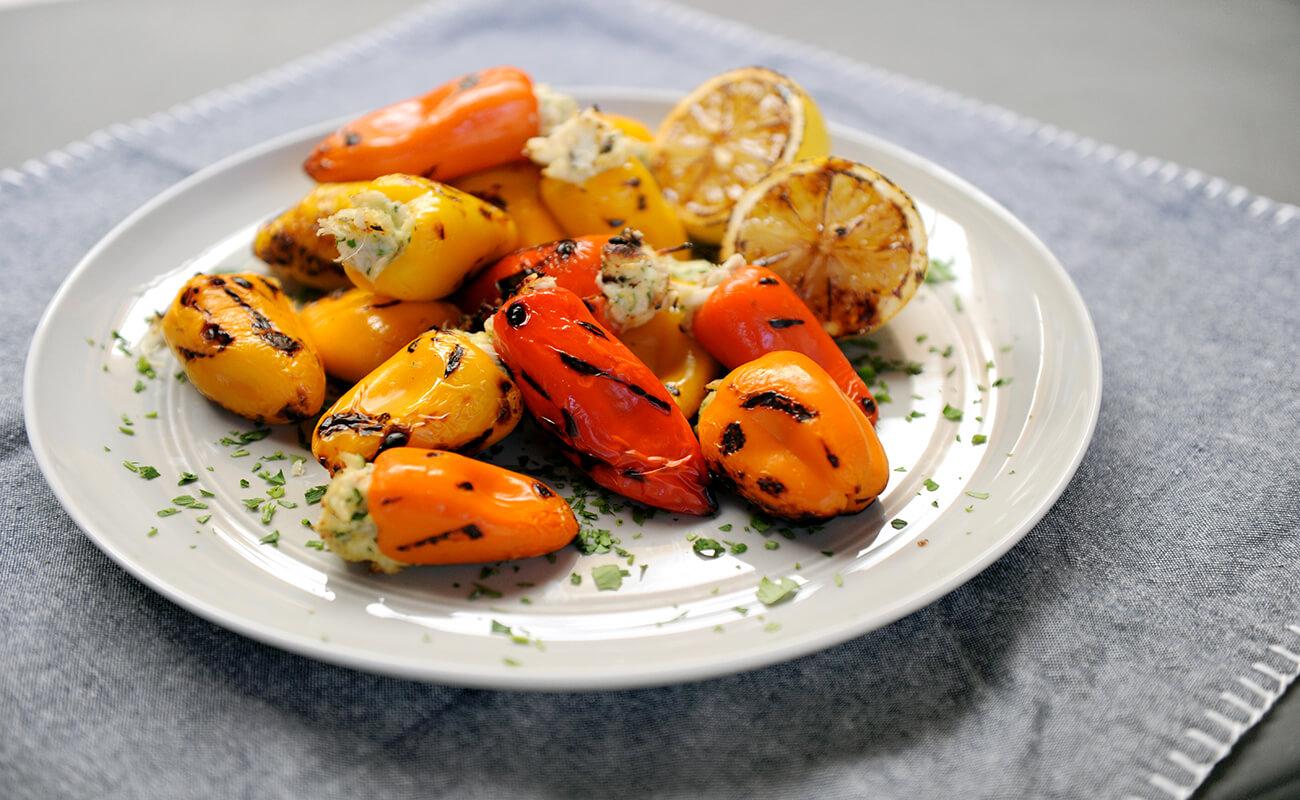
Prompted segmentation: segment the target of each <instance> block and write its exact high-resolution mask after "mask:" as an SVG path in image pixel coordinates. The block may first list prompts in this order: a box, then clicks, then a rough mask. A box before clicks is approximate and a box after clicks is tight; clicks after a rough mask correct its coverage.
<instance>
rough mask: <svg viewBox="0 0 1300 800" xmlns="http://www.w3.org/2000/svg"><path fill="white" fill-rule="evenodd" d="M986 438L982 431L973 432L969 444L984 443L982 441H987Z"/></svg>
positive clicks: (987, 438)
mask: <svg viewBox="0 0 1300 800" xmlns="http://www.w3.org/2000/svg"><path fill="white" fill-rule="evenodd" d="M988 440H989V437H987V436H985V435H984V434H982V433H977V434H975V435H974V436H972V437H970V443H971V444H984V443H985V442H987V441H988Z"/></svg>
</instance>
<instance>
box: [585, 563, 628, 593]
mask: <svg viewBox="0 0 1300 800" xmlns="http://www.w3.org/2000/svg"><path fill="white" fill-rule="evenodd" d="M631 574H632V573H630V572H628V571H627V570H625V569H623V568H622V567H620V566H619V565H617V564H601V565H600V566H599V567H592V569H591V579H592V580H593V581H595V582H596V588H597V589H599V590H600V591H602V592H615V591H618V590H619V589H620V588H622V586H623V579H624V578H626V577H627V576H629V575H631Z"/></svg>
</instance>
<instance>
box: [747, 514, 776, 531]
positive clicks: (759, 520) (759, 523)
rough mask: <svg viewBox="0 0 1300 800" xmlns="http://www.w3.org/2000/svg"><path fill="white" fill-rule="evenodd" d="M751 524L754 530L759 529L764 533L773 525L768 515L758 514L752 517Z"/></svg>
mask: <svg viewBox="0 0 1300 800" xmlns="http://www.w3.org/2000/svg"><path fill="white" fill-rule="evenodd" d="M749 524H750V525H751V526H753V528H754V530H756V531H758V532H759V533H764V532H766V531H767V529H768V528H771V527H772V521H771V520H769V519H767V518H766V517H760V516H758V515H755V516H752V517H750V518H749Z"/></svg>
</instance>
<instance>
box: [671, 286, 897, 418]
mask: <svg viewBox="0 0 1300 800" xmlns="http://www.w3.org/2000/svg"><path fill="white" fill-rule="evenodd" d="M691 332H692V334H693V335H694V336H695V340H696V341H698V342H699V343H700V344H702V345H704V349H705V350H708V351H709V355H711V356H713V357H714V358H716V359H718V360H719V361H721V362H722V363H723V364H725V365H726V367H727V369H734V368H736V367H738V366H740V365H741V364H745V363H748V362H750V361H753V360H754V359H756V358H758V357H759V356H762V355H766V354H767V353H771V352H774V351H777V350H793V351H794V352H796V353H803V354H804V355H806V356H808V357H809V358H811V359H812V360H813V361H816V362H817V364H818V365H819V366H820V367H821V368H822V369H824V370H826V372H827V373H829V374H830V376H831V378H832V379H833V380H834V381H835V383H836V384H837V385H838V386H839V387H840V389H842V390H843V391H844V393H845V394H847V395H848V396H849V397H850V398H851V399H852V400H853V401H854V402H855V403H856V404H857V406H858V407H859V408H861V409H862V411H863V413H865V414H866V415H867V419H869V420H871V424H872V425H875V424H876V420H877V419H878V418H879V416H880V411H879V409H877V408H876V400H875V398H874V397H872V396H871V390H870V389H868V388H867V384H866V383H865V382H864V381H863V380H862V378H861V377H859V376H858V372H857V370H855V369H854V368H853V364H852V363H850V362H849V359H848V358H847V357H846V356H845V355H844V353H843V351H841V350H840V348H839V346H838V345H837V344H835V340H834V339H832V338H831V336H830V334H828V333H827V332H826V330H825V329H824V328H823V327H822V326H821V323H820V322H818V321H817V318H816V317H815V316H813V313H812V311H810V310H809V309H808V306H807V305H805V304H804V302H803V300H801V299H800V298H799V295H797V294H795V293H794V290H793V289H791V288H790V286H789V285H788V284H787V283H786V282H785V281H783V280H781V277H780V276H779V275H777V274H776V273H775V272H773V271H772V270H770V269H767V268H765V267H757V266H754V265H746V266H744V267H741V268H740V269H738V270H736V271H735V272H733V273H732V274H731V275H730V276H729V277H728V278H727V279H726V280H725V281H723V282H722V283H721V284H719V285H718V286H717V288H715V289H714V290H713V292H712V293H711V294H710V295H709V297H708V299H707V300H705V301H704V304H703V305H702V306H700V310H699V311H698V312H696V314H695V321H694V322H693V323H692V328H691Z"/></svg>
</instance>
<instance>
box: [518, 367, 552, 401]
mask: <svg viewBox="0 0 1300 800" xmlns="http://www.w3.org/2000/svg"><path fill="white" fill-rule="evenodd" d="M519 374H520V375H521V376H523V379H524V383H526V384H528V385H529V386H531V387H532V388H533V391H534V392H537V393H538V394H540V395H541V396H542V397H543V398H545V399H547V400H550V399H551V396H550V395H549V394H547V393H546V390H545V389H543V388H542V385H541V384H540V383H538V382H537V379H536V378H534V377H533V376H532V375H529V374H528V370H520V371H519Z"/></svg>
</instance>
